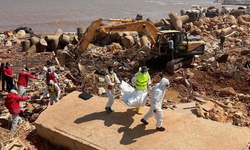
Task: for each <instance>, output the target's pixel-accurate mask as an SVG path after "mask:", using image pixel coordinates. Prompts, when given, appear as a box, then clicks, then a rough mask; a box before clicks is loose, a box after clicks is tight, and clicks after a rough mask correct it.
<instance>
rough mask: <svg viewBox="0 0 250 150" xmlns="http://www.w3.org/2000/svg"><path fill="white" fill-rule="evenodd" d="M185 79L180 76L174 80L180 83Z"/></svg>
mask: <svg viewBox="0 0 250 150" xmlns="http://www.w3.org/2000/svg"><path fill="white" fill-rule="evenodd" d="M183 79H184V78H183V77H181V76H178V77H176V78H175V79H174V81H176V82H180V81H182V80H183Z"/></svg>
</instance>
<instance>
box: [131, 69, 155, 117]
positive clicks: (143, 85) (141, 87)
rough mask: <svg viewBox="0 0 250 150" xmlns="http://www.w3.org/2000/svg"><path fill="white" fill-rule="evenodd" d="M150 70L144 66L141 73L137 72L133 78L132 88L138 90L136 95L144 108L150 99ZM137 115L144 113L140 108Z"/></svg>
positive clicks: (137, 108) (137, 109)
mask: <svg viewBox="0 0 250 150" xmlns="http://www.w3.org/2000/svg"><path fill="white" fill-rule="evenodd" d="M148 70H149V68H147V67H146V66H143V67H141V68H139V72H137V73H136V74H135V75H134V77H133V78H132V81H131V82H132V86H134V87H135V89H136V94H137V95H138V97H139V101H140V102H142V105H141V106H144V105H145V103H146V101H147V99H148V96H147V95H148V87H150V84H151V78H150V75H149V73H148ZM136 113H137V114H139V115H141V114H142V112H141V110H140V107H136Z"/></svg>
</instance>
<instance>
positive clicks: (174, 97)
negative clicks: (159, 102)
mask: <svg viewBox="0 0 250 150" xmlns="http://www.w3.org/2000/svg"><path fill="white" fill-rule="evenodd" d="M178 96H179V92H177V91H174V90H167V91H166V93H165V96H164V99H166V100H171V101H174V102H177V103H179V102H180V101H181V98H179V97H178Z"/></svg>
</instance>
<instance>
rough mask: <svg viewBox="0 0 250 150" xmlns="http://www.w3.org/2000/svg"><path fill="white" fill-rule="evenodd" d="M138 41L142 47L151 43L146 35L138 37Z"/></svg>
mask: <svg viewBox="0 0 250 150" xmlns="http://www.w3.org/2000/svg"><path fill="white" fill-rule="evenodd" d="M140 43H141V47H143V46H144V45H146V46H150V45H151V43H150V41H149V40H148V38H147V37H146V36H142V37H141V38H140Z"/></svg>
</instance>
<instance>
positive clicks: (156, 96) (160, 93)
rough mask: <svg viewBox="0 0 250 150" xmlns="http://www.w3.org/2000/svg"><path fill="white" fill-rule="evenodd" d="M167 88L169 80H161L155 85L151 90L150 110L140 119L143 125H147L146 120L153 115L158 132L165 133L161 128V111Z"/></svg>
mask: <svg viewBox="0 0 250 150" xmlns="http://www.w3.org/2000/svg"><path fill="white" fill-rule="evenodd" d="M168 86H169V80H168V79H166V78H162V79H161V81H160V82H159V83H157V84H156V85H155V86H154V87H153V88H152V89H151V90H150V93H152V97H151V100H150V103H151V105H150V109H149V111H148V113H147V114H146V115H145V116H144V117H143V118H142V119H141V122H142V123H143V124H145V125H148V122H147V120H148V118H150V117H152V116H153V115H154V117H155V119H156V121H157V122H156V129H157V130H158V131H165V128H164V127H162V121H163V111H162V101H163V98H164V95H165V92H166V89H167V87H168Z"/></svg>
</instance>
